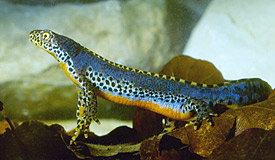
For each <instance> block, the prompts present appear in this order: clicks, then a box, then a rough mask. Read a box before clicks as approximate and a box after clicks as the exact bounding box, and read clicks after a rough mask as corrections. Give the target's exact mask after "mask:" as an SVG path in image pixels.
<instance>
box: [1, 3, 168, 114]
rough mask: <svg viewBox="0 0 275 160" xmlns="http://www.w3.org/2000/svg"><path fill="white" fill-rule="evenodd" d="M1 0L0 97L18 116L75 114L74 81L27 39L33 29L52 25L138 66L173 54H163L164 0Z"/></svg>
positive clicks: (165, 40) (107, 107)
mask: <svg viewBox="0 0 275 160" xmlns="http://www.w3.org/2000/svg"><path fill="white" fill-rule="evenodd" d="M0 3H1V4H0V33H1V36H0V42H1V43H0V100H1V101H3V102H4V104H5V108H6V110H7V112H8V113H9V116H11V117H13V115H17V117H13V118H14V119H16V118H19V119H20V118H22V117H23V118H26V119H39V117H42V118H45V117H46V118H49V119H51V118H58V116H57V115H64V118H68V117H73V116H74V115H75V107H76V104H77V95H76V90H75V87H74V85H73V83H72V82H71V81H70V80H69V79H68V78H67V77H66V76H65V74H64V73H63V71H62V70H61V69H60V67H59V66H58V65H57V62H56V61H55V60H54V58H52V57H51V56H50V55H49V54H48V53H47V52H45V51H43V50H41V49H39V48H37V47H35V46H33V45H32V44H31V43H30V42H29V40H28V34H29V32H30V31H32V30H34V29H51V30H53V31H55V32H57V33H60V34H63V35H66V36H68V37H71V38H72V39H74V40H75V41H77V42H79V43H80V44H82V45H83V46H85V47H87V48H89V49H90V50H93V51H95V52H97V53H98V54H100V55H102V56H104V57H105V58H108V59H109V60H112V61H115V62H118V63H121V64H124V65H128V66H131V67H134V68H140V69H145V70H151V71H156V70H157V69H158V68H159V65H160V64H164V63H165V62H166V61H167V58H169V55H168V56H163V55H166V54H167V53H168V50H169V47H167V46H169V41H168V38H167V34H166V29H165V26H164V23H165V21H164V19H165V1H164V0H155V1H104V2H99V3H91V4H88V3H86V4H78V3H74V4H72V3H65V4H58V5H54V6H42V5H37V6H28V5H15V4H11V3H8V2H4V1H1V2H0ZM170 57H172V55H170ZM100 105H101V106H103V107H99V110H100V109H102V108H105V111H106V112H107V111H108V110H111V108H112V107H111V105H110V104H108V105H107V104H106V103H105V102H102V101H100V102H99V106H100ZM112 105H114V104H112ZM44 109H46V110H45V112H42V110H44ZM131 109H132V108H131V107H127V108H123V107H121V108H119V107H116V109H115V111H114V110H112V112H110V111H109V112H110V113H108V114H115V113H119V112H120V113H119V115H123V112H126V111H127V110H131ZM41 113H42V114H41ZM47 114H49V115H47ZM99 114H104V112H100V111H99ZM127 115H129V114H127ZM124 116H125V115H124ZM114 118H116V117H114Z"/></svg>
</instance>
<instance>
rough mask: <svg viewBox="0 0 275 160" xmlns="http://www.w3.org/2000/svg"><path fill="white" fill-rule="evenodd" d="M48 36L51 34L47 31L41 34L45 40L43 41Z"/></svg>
mask: <svg viewBox="0 0 275 160" xmlns="http://www.w3.org/2000/svg"><path fill="white" fill-rule="evenodd" d="M50 37H51V34H50V33H49V32H44V33H43V34H42V39H43V40H45V41H47V40H49V39H50Z"/></svg>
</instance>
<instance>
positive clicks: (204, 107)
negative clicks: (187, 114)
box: [185, 99, 218, 130]
mask: <svg viewBox="0 0 275 160" xmlns="http://www.w3.org/2000/svg"><path fill="white" fill-rule="evenodd" d="M190 101H191V102H190V103H189V104H188V105H190V106H189V107H190V108H192V109H193V110H194V111H196V112H197V117H196V118H195V119H193V120H191V121H190V122H189V123H188V124H186V125H185V127H186V126H189V125H191V124H194V129H195V130H197V129H198V128H199V127H200V126H201V123H202V121H203V120H206V122H208V124H209V125H211V126H213V122H212V118H211V116H218V114H216V113H215V112H214V111H213V110H212V109H211V108H210V106H209V104H208V103H206V102H204V101H202V100H198V99H192V100H190Z"/></svg>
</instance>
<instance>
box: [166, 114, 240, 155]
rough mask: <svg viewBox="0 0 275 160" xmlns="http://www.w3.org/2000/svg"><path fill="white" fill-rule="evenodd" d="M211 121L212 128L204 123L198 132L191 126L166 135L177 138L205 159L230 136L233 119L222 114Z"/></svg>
mask: <svg viewBox="0 0 275 160" xmlns="http://www.w3.org/2000/svg"><path fill="white" fill-rule="evenodd" d="M213 121H214V124H215V125H214V126H210V125H208V124H207V123H206V122H205V121H204V122H203V123H202V125H201V127H200V129H199V130H194V128H193V126H192V125H190V126H188V127H182V128H178V129H177V130H175V131H173V132H170V133H168V135H171V136H173V137H176V138H179V139H180V140H181V142H182V143H184V144H189V145H190V148H189V150H190V151H191V152H193V153H196V154H198V155H200V156H202V157H207V156H209V155H210V154H211V153H212V151H213V150H214V149H215V148H216V147H218V146H219V145H221V144H222V143H223V142H224V141H225V140H226V139H227V137H228V136H229V135H230V132H231V129H232V127H233V125H234V122H235V117H234V116H232V115H223V114H222V115H221V116H219V117H213Z"/></svg>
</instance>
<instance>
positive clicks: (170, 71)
mask: <svg viewBox="0 0 275 160" xmlns="http://www.w3.org/2000/svg"><path fill="white" fill-rule="evenodd" d="M160 73H161V74H166V75H170V76H175V77H178V78H182V79H185V80H188V81H194V82H197V83H206V84H215V83H221V82H224V81H225V80H224V78H223V76H222V74H221V72H220V71H219V70H217V68H216V67H215V66H214V65H213V64H212V63H210V62H208V61H204V60H198V59H194V58H192V57H189V56H184V55H178V56H175V57H174V58H172V59H171V60H170V61H169V62H168V63H167V64H166V65H164V67H163V69H162V70H161V72H160Z"/></svg>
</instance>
